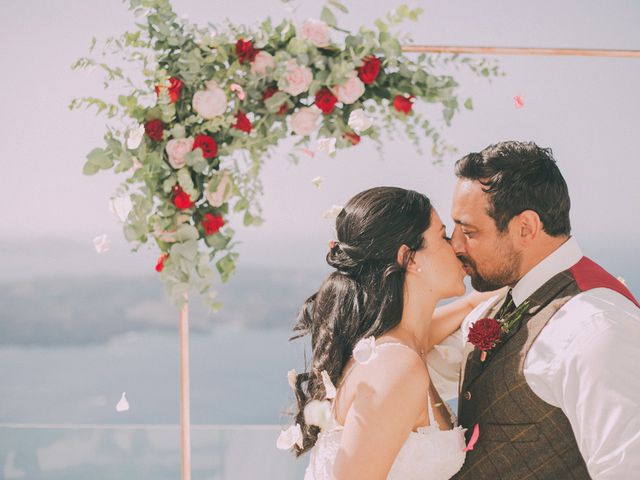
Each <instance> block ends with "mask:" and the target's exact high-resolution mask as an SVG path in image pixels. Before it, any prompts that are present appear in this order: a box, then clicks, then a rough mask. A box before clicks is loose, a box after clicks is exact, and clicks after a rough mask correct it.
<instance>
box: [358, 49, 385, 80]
mask: <svg viewBox="0 0 640 480" xmlns="http://www.w3.org/2000/svg"><path fill="white" fill-rule="evenodd" d="M379 72H380V60H379V59H378V58H376V57H374V56H373V55H369V56H368V57H365V58H364V63H363V64H362V66H361V67H360V73H359V74H358V76H359V77H360V80H362V83H366V84H367V85H369V84H372V83H373V82H375V81H376V78H378V73H379Z"/></svg>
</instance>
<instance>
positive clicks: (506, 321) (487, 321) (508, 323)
mask: <svg viewBox="0 0 640 480" xmlns="http://www.w3.org/2000/svg"><path fill="white" fill-rule="evenodd" d="M528 308H529V302H524V303H523V304H522V305H520V306H519V307H518V308H516V309H515V310H514V311H513V312H511V313H510V314H509V315H505V316H504V318H481V319H479V320H476V321H475V322H474V324H473V325H471V328H470V329H469V336H468V337H467V341H468V342H469V343H471V344H472V345H473V346H474V347H476V349H478V350H480V351H481V352H482V353H481V354H480V361H481V362H484V361H485V360H486V359H487V352H489V351H490V350H492V349H493V348H494V347H495V346H496V345H497V344H499V343H500V342H501V341H502V338H503V336H504V335H506V334H508V333H509V332H510V331H511V330H512V329H513V327H515V326H516V325H517V324H518V323H519V322H520V319H521V318H522V314H523V313H524V311H525V310H527V309H528Z"/></svg>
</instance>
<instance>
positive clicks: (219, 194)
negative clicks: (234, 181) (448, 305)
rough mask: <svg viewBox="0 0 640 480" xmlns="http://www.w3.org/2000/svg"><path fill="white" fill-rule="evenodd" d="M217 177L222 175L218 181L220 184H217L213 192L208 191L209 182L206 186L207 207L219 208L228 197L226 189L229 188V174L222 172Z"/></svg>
mask: <svg viewBox="0 0 640 480" xmlns="http://www.w3.org/2000/svg"><path fill="white" fill-rule="evenodd" d="M219 175H222V178H221V179H220V183H218V186H217V187H216V189H215V191H213V192H212V191H210V190H209V185H211V182H209V184H208V185H207V188H206V189H205V194H204V195H205V197H206V199H207V202H209V205H211V206H212V207H216V208H217V207H219V206H221V205H222V204H223V203H224V202H225V200H226V199H227V197H228V194H229V193H230V192H229V190H228V187H230V186H231V179H230V174H229V172H227V171H222V172H220V173H219Z"/></svg>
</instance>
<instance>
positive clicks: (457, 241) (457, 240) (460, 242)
mask: <svg viewBox="0 0 640 480" xmlns="http://www.w3.org/2000/svg"><path fill="white" fill-rule="evenodd" d="M451 246H452V247H453V251H454V252H455V253H456V255H458V254H460V253H462V254H464V253H466V250H465V248H464V234H463V233H462V229H461V228H460V225H456V226H455V227H454V229H453V233H452V234H451Z"/></svg>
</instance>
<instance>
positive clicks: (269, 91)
mask: <svg viewBox="0 0 640 480" xmlns="http://www.w3.org/2000/svg"><path fill="white" fill-rule="evenodd" d="M279 91H280V90H278V89H277V88H276V87H269V88H267V89H266V90H265V91H264V93H263V94H262V100H263V101H264V102H265V103H266V101H267V100H269V99H270V98H271V97H273V96H274V95H275V94H276V93H278V92H279ZM285 113H287V103H286V102H283V103H282V105H280V110H278V115H284V114H285Z"/></svg>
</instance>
